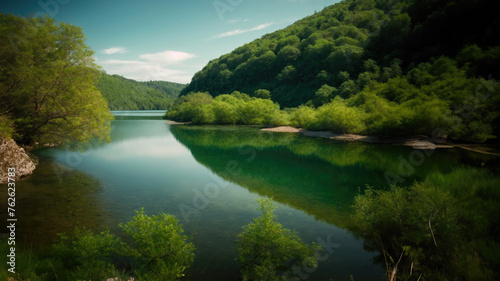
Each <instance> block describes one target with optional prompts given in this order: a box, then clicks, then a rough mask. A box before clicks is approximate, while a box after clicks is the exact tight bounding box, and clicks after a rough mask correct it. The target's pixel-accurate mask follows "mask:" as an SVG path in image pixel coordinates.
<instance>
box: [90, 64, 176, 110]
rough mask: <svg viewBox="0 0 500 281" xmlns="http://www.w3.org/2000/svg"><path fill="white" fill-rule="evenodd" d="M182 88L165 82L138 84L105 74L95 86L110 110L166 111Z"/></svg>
mask: <svg viewBox="0 0 500 281" xmlns="http://www.w3.org/2000/svg"><path fill="white" fill-rule="evenodd" d="M184 87H185V85H183V84H178V83H172V82H166V81H148V82H138V81H134V80H131V79H126V78H124V77H122V76H119V75H108V74H106V73H102V75H101V78H100V79H99V83H98V84H97V88H98V89H99V91H100V92H101V93H102V96H103V97H104V98H105V99H106V100H107V101H108V107H109V109H110V110H155V109H166V108H167V107H168V106H169V105H170V104H172V102H173V101H174V100H175V98H177V96H178V95H179V93H180V92H181V90H182V89H183V88H184Z"/></svg>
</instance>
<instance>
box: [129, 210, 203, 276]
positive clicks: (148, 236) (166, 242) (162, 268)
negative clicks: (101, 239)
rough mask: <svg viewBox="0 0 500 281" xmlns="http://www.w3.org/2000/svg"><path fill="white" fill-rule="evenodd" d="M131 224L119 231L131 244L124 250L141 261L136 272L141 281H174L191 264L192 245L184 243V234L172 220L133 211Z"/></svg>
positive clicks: (164, 216)
mask: <svg viewBox="0 0 500 281" xmlns="http://www.w3.org/2000/svg"><path fill="white" fill-rule="evenodd" d="M136 213H137V215H136V216H135V217H134V218H133V219H132V221H130V222H128V223H126V224H120V227H121V228H122V229H123V230H124V231H125V232H126V233H127V235H128V236H130V237H131V238H132V240H133V244H132V247H128V248H127V252H129V253H130V254H131V255H132V256H133V257H135V258H137V259H139V260H140V261H142V266H141V267H140V269H139V271H138V275H139V277H142V279H144V280H177V279H178V278H180V277H182V276H184V271H185V270H186V269H187V268H188V267H189V266H191V264H192V263H193V260H194V253H193V252H194V249H195V248H194V245H193V244H192V243H189V242H187V239H188V237H187V236H186V235H183V233H184V230H183V229H182V225H180V224H179V223H178V221H177V219H175V218H174V217H173V216H171V215H167V214H165V213H163V214H160V215H154V216H152V217H150V216H147V215H145V214H144V209H141V210H140V211H136Z"/></svg>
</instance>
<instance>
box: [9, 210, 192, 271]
mask: <svg viewBox="0 0 500 281" xmlns="http://www.w3.org/2000/svg"><path fill="white" fill-rule="evenodd" d="M120 226H121V227H122V229H123V230H124V231H125V233H126V234H127V235H128V236H129V238H131V241H129V239H128V238H127V239H125V240H126V241H127V243H125V242H121V239H120V238H117V237H115V235H113V234H111V233H110V232H109V230H108V231H105V232H101V233H98V234H96V233H94V232H93V231H92V230H89V229H75V232H74V233H73V234H72V235H67V234H59V236H60V238H59V241H58V242H57V243H56V244H53V245H52V247H51V248H50V250H48V251H44V252H39V253H36V254H35V253H32V252H31V251H28V252H26V251H23V250H21V249H20V248H18V250H17V251H16V272H17V273H16V275H15V278H16V280H35V281H36V280H40V281H43V280H47V281H48V280H109V279H110V278H118V279H119V280H129V279H131V276H133V278H134V279H135V280H147V281H149V280H153V281H154V280H178V279H180V278H181V277H183V276H184V271H185V270H186V269H187V268H188V267H189V266H190V265H191V264H192V263H193V259H194V253H193V252H194V246H193V244H192V243H188V242H187V241H186V240H187V237H186V236H185V235H183V232H184V231H183V229H182V226H181V225H180V224H179V223H178V221H177V220H176V219H175V218H174V217H173V216H171V215H167V214H164V213H162V214H160V215H157V216H152V217H149V216H147V215H145V214H144V210H143V209H141V210H140V211H137V215H136V216H135V217H134V218H133V220H132V221H130V222H128V223H126V224H120ZM1 245H2V246H1V247H0V248H1V249H4V248H6V249H5V252H7V250H8V247H7V243H3V241H2V244H1ZM4 268H5V266H4V265H2V266H1V267H0V269H2V270H1V271H0V277H2V273H3V272H7V270H3V269H4ZM5 280H7V279H6V278H5Z"/></svg>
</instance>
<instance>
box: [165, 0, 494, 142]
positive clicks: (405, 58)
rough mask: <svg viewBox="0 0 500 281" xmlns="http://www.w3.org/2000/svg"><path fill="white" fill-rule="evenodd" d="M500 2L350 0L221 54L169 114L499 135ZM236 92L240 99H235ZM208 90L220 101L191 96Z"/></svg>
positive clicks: (461, 136) (202, 119)
mask: <svg viewBox="0 0 500 281" xmlns="http://www.w3.org/2000/svg"><path fill="white" fill-rule="evenodd" d="M493 5H494V3H492V2H490V1H486V0H474V1H461V0H460V1H444V0H422V1H409V0H400V1H393V0H345V1H342V2H340V3H337V4H335V5H332V6H329V7H327V8H325V9H324V10H323V11H321V12H319V13H316V14H314V15H312V16H309V17H307V18H304V19H302V20H300V21H298V22H296V23H294V24H293V25H291V26H289V27H287V28H285V29H283V30H279V31H276V32H274V33H270V34H267V35H265V36H263V37H262V38H260V39H257V40H255V41H253V42H251V43H249V44H245V45H244V46H242V47H239V48H237V49H236V50H234V51H233V52H231V53H229V54H226V55H223V56H221V57H220V58H217V59H215V60H212V61H210V62H209V63H208V65H207V66H205V67H204V68H203V70H201V71H200V72H198V73H196V74H195V76H194V77H193V79H192V81H191V83H190V84H189V85H188V86H187V87H186V88H184V89H183V90H182V92H181V97H182V98H181V99H179V100H178V101H176V103H174V104H173V106H172V107H171V108H170V111H169V114H168V116H167V117H168V118H171V119H173V120H182V121H193V122H194V123H199V124H213V123H219V124H220V123H233V124H260V125H293V126H298V127H303V128H306V129H310V130H331V131H335V132H338V133H361V134H372V135H380V136H404V135H418V134H424V135H429V136H431V135H436V134H437V135H439V136H440V137H445V138H449V139H455V140H466V141H474V142H483V141H486V140H489V139H494V138H496V136H498V135H500V131H499V127H498V125H497V124H500V119H499V116H500V95H499V94H498V92H499V85H500V83H499V82H498V77H500V70H499V68H498V67H497V66H498V65H500V36H497V31H498V30H500V18H499V17H497V16H496V15H495V13H496V9H493V8H492V6H493ZM472 18H473V19H474V21H469V20H466V19H472ZM235 91H238V92H237V93H236V94H235V95H233V97H236V98H237V99H234V98H229V97H227V96H226V94H232V93H233V92H235ZM197 92H205V93H206V92H208V93H209V94H210V95H211V96H212V97H216V98H215V99H211V98H210V97H207V96H206V95H205V96H203V95H197V96H191V97H190V96H186V97H184V96H185V95H188V94H189V93H197ZM241 93H244V94H247V95H249V96H250V97H248V96H247V98H245V97H244V96H242V94H241ZM219 96H220V97H219ZM242 97H243V98H242ZM259 98H260V99H267V98H270V99H271V100H272V101H273V102H275V103H277V104H279V107H281V108H282V109H283V108H285V109H286V110H284V111H283V110H282V111H279V110H277V109H276V105H274V106H273V104H272V103H271V104H269V102H270V101H269V100H268V101H267V102H264V101H257V100H258V99H259ZM249 99H250V100H249ZM242 101H244V102H242ZM261 105H265V108H264V109H265V110H263V109H262V106H261ZM304 105H305V106H304ZM298 106H300V107H299V108H297V109H290V108H291V107H298ZM255 107H261V108H260V109H258V108H255ZM287 108H288V109H287ZM254 109H255V110H254ZM252 112H253V113H255V114H254V115H255V116H254V115H252V114H253V113H252ZM228 115H236V117H232V116H229V117H228Z"/></svg>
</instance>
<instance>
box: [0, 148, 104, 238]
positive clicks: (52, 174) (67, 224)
mask: <svg viewBox="0 0 500 281" xmlns="http://www.w3.org/2000/svg"><path fill="white" fill-rule="evenodd" d="M100 189H101V187H100V183H99V181H97V180H96V179H94V178H93V177H91V176H89V175H87V174H85V173H83V172H81V171H77V170H72V169H69V168H68V167H67V166H64V165H62V164H59V163H55V162H52V159H50V157H47V156H46V155H44V154H43V151H41V154H40V158H39V164H38V166H37V168H36V170H35V172H34V174H33V175H31V176H29V177H28V178H26V179H24V180H21V181H18V182H16V207H15V211H16V218H18V221H17V222H16V245H18V247H22V248H39V247H43V246H47V245H49V244H50V243H51V242H53V241H54V240H55V239H56V238H57V233H72V232H73V231H74V229H75V227H79V228H82V227H86V228H91V229H96V230H104V229H105V228H106V226H105V225H106V222H105V221H104V220H105V219H104V218H105V217H106V211H105V210H104V208H103V206H102V203H101V201H100V200H99V199H98V197H97V196H96V193H97V192H98V191H99V190H100ZM5 190H6V189H5ZM6 202H7V200H1V201H0V208H1V209H2V210H7V204H6ZM3 214H5V213H3ZM5 216H6V214H5Z"/></svg>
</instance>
